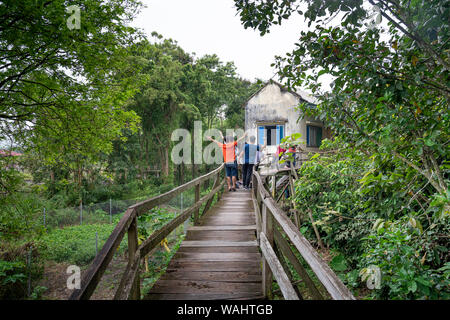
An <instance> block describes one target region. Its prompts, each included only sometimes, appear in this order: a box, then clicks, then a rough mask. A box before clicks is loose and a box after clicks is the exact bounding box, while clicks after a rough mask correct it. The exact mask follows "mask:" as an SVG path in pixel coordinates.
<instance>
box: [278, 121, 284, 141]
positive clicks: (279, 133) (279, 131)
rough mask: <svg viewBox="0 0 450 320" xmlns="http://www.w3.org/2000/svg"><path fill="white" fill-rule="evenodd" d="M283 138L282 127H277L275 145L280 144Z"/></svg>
mask: <svg viewBox="0 0 450 320" xmlns="http://www.w3.org/2000/svg"><path fill="white" fill-rule="evenodd" d="M283 138H284V126H283V125H277V144H280V143H281V139H283Z"/></svg>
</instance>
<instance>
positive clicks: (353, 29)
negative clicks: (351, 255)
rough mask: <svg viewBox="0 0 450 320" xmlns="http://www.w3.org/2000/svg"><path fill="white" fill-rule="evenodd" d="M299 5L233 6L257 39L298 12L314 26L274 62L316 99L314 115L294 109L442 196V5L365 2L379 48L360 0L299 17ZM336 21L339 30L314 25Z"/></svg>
mask: <svg viewBox="0 0 450 320" xmlns="http://www.w3.org/2000/svg"><path fill="white" fill-rule="evenodd" d="M302 2H303V1H282V2H270V1H269V2H266V1H245V0H238V1H235V3H236V6H237V8H238V10H239V12H240V14H241V20H242V21H243V23H244V26H245V27H252V28H258V29H259V30H260V31H261V34H264V33H266V32H268V31H269V28H270V26H271V25H272V24H280V23H281V21H282V20H283V19H287V18H289V16H290V15H292V14H294V13H298V14H302V15H304V17H305V19H306V20H308V25H309V26H310V25H311V24H313V23H314V24H315V25H316V26H315V30H314V31H307V32H306V31H302V32H301V37H300V41H299V43H297V44H296V49H295V50H294V51H293V52H292V53H288V54H287V56H286V57H284V58H283V57H278V58H277V61H276V66H277V68H278V70H279V74H280V75H281V77H282V78H283V79H285V80H286V82H287V85H288V86H292V87H296V86H300V85H303V86H308V87H309V88H310V89H311V90H312V91H313V92H314V93H315V94H316V95H317V96H318V98H319V99H320V101H321V103H320V104H319V105H318V107H317V108H316V109H311V108H308V107H307V106H306V105H302V106H300V109H301V110H302V111H303V112H304V114H306V115H314V116H318V117H320V118H321V119H322V120H325V121H326V122H327V124H329V125H330V126H331V127H332V129H333V130H334V131H335V132H336V133H337V134H339V135H340V136H341V137H343V138H345V139H346V140H347V141H349V142H352V143H354V144H357V145H358V146H359V148H361V149H365V150H370V151H371V152H382V153H384V154H386V155H390V156H393V157H395V158H397V159H399V160H400V161H402V162H403V164H404V165H405V166H408V167H411V168H413V169H414V170H415V171H416V172H417V173H419V174H420V175H422V176H423V177H424V178H425V179H426V180H425V181H426V183H427V184H430V185H431V186H432V187H433V188H434V189H435V191H437V192H438V193H440V194H442V195H444V196H445V197H448V195H447V193H448V181H445V178H444V177H445V172H446V170H448V169H446V168H447V167H446V166H447V165H448V164H446V162H445V161H446V160H447V159H448V155H449V149H448V141H449V130H448V129H449V117H448V104H449V97H450V96H449V93H450V88H449V79H448V66H449V65H448V57H449V56H448V55H449V43H448V34H449V33H448V29H449V28H448V17H449V5H448V3H447V2H445V1H438V0H435V1H426V2H418V1H406V0H405V1H401V0H380V1H375V0H369V1H368V3H367V2H366V4H369V5H372V6H376V7H377V8H378V9H379V10H378V11H379V12H380V14H381V16H382V17H383V18H385V19H386V20H387V21H388V24H389V30H388V33H387V34H388V36H389V40H388V41H385V40H383V39H382V36H381V35H382V32H383V31H385V32H386V30H382V25H381V24H380V25H376V26H373V25H372V26H371V28H367V27H364V25H363V20H364V18H367V17H368V16H369V10H367V9H364V7H363V1H362V0H344V1H339V2H338V1H331V0H328V1H311V2H308V5H307V9H306V11H304V12H303V11H302V10H300V4H301V3H302ZM338 14H340V15H341V17H342V20H341V23H340V25H338V26H335V27H325V26H323V25H322V24H321V22H322V21H321V20H319V18H323V17H328V18H330V17H331V16H333V15H338ZM311 73H312V74H311ZM323 74H331V75H332V76H333V77H334V78H335V80H334V82H333V88H332V91H331V92H329V93H324V92H322V91H321V85H320V83H319V82H318V78H319V77H320V76H321V75H323ZM447 208H448V207H447Z"/></svg>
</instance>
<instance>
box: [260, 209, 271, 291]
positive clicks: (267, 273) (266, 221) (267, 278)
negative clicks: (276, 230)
mask: <svg viewBox="0 0 450 320" xmlns="http://www.w3.org/2000/svg"><path fill="white" fill-rule="evenodd" d="M262 229H263V230H262V231H263V233H264V234H265V236H266V238H267V240H268V241H269V243H270V245H271V246H272V248H273V218H272V214H271V213H270V211H269V212H268V209H267V206H266V204H265V203H264V202H262ZM262 275H263V283H262V284H263V294H264V296H266V297H267V298H268V299H271V298H272V279H273V275H272V270H270V266H269V264H268V263H267V260H266V259H265V258H264V259H263V270H262Z"/></svg>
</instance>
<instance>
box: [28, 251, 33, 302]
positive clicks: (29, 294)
mask: <svg viewBox="0 0 450 320" xmlns="http://www.w3.org/2000/svg"><path fill="white" fill-rule="evenodd" d="M32 252H33V248H30V250H29V251H28V257H27V258H28V259H27V260H28V261H27V265H28V297H30V296H31V255H32Z"/></svg>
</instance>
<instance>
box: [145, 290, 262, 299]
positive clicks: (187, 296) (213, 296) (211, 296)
mask: <svg viewBox="0 0 450 320" xmlns="http://www.w3.org/2000/svg"><path fill="white" fill-rule="evenodd" d="M263 298H264V297H263V296H262V295H261V294H253V293H220V294H210V293H206V294H204V293H203V294H202V293H195V294H194V293H155V294H153V293H151V292H150V293H149V294H148V295H147V296H146V297H145V298H144V299H146V300H261V299H263Z"/></svg>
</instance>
